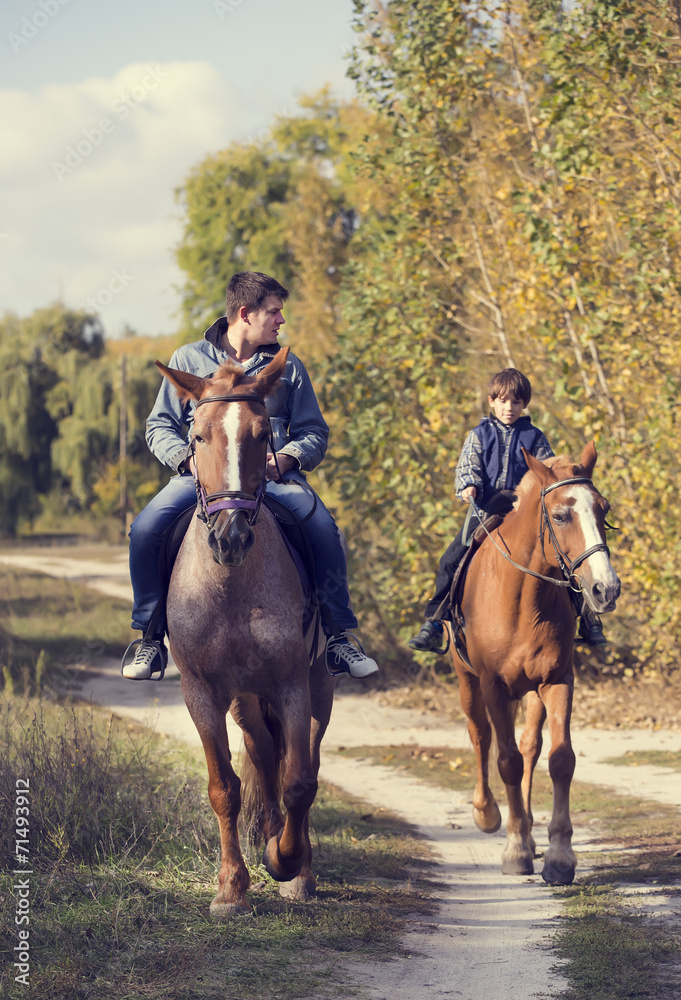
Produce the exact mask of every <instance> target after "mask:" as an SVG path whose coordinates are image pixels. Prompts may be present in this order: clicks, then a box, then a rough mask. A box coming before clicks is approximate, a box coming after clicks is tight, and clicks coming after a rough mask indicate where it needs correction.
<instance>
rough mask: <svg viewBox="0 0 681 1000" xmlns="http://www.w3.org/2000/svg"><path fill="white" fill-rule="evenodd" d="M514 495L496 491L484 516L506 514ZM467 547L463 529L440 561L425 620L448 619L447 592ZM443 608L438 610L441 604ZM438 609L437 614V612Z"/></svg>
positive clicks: (485, 508) (450, 587)
mask: <svg viewBox="0 0 681 1000" xmlns="http://www.w3.org/2000/svg"><path fill="white" fill-rule="evenodd" d="M514 500H515V494H514V493H513V492H511V491H510V490H497V492H496V493H494V494H492V496H491V497H490V498H489V500H488V501H487V503H486V504H485V506H484V507H483V508H482V509H483V510H484V511H485V513H486V514H502V515H505V514H508V512H509V511H510V509H511V507H512V506H513V501H514ZM466 548H467V546H465V545H464V543H463V528H462V529H461V531H460V532H459V533H458V535H457V536H456V538H455V539H454V541H453V542H452V543H451V545H450V546H449V548H448V549H447V550H446V552H445V554H444V555H443V556H442V558H441V559H440V566H439V569H438V571H437V576H436V577H435V594H434V595H433V597H432V598H431V600H430V601H428V603H427V604H426V613H425V617H426V618H435V620H437V621H442V620H445V619H449V617H450V609H449V591H450V590H451V589H452V581H453V580H454V574H455V573H456V567H457V566H458V565H459V563H460V562H461V560H462V559H463V557H464V554H465V552H466ZM443 601H444V602H445V606H444V608H440V605H441V604H442V602H443ZM438 609H440V610H439V612H438Z"/></svg>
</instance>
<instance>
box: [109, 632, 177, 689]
mask: <svg viewBox="0 0 681 1000" xmlns="http://www.w3.org/2000/svg"><path fill="white" fill-rule="evenodd" d="M135 646H137V649H136V650H135V655H134V657H133V658H132V660H131V661H130V662H129V663H126V659H127V657H128V655H129V653H130V651H131V650H132V649H133V648H134V647H135ZM167 665H168V650H167V649H166V647H165V643H164V642H163V639H154V641H153V642H145V641H144V639H133V641H132V642H131V643H130V645H129V646H128V648H127V649H126V651H125V653H123V660H122V661H121V673H122V674H123V676H124V677H127V678H128V680H133V681H147V680H149V678H150V677H151V675H152V674H159V673H160V675H161V677H159V680H161V679H162V677H163V675H164V673H165V669H166V666H167Z"/></svg>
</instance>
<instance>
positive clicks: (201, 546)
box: [157, 348, 333, 918]
mask: <svg viewBox="0 0 681 1000" xmlns="http://www.w3.org/2000/svg"><path fill="white" fill-rule="evenodd" d="M287 355H288V348H284V349H283V350H281V351H279V353H278V354H277V355H276V356H275V357H274V359H273V360H272V361H271V362H270V363H269V364H268V365H267V367H266V368H265V369H264V370H263V371H262V372H261V373H260V374H258V375H255V376H248V375H246V374H245V373H244V370H243V369H242V368H241V367H240V366H237V365H235V364H233V363H232V362H231V361H228V362H225V363H224V364H223V365H222V366H221V367H220V368H219V369H218V371H217V372H216V373H215V375H214V376H213V378H200V377H199V376H197V375H193V374H191V373H188V372H182V371H177V370H174V369H170V368H167V367H166V366H165V365H161V364H160V363H159V362H157V364H158V367H159V368H160V369H161V371H162V372H163V374H164V375H165V376H166V378H168V379H169V380H170V381H171V382H172V383H173V384H174V385H175V387H176V389H177V391H178V395H179V397H180V399H181V400H182V401H188V400H191V399H193V400H195V401H196V402H197V406H196V410H195V414H194V425H193V429H192V436H193V442H194V458H195V462H196V479H197V493H198V496H199V504H198V509H197V514H196V515H195V516H194V517H193V518H192V521H191V523H190V525H189V528H188V530H187V534H186V536H185V538H184V540H183V543H182V547H181V549H180V551H179V554H178V557H177V560H176V563H175V567H174V570H173V574H172V578H171V581H170V589H169V592H168V600H167V620H168V634H169V640H170V649H171V652H172V654H173V658H174V660H175V662H176V664H177V666H178V667H179V670H180V675H181V681H182V692H183V694H184V699H185V702H186V704H187V708H188V709H189V713H190V715H191V717H192V719H193V721H194V724H195V725H196V728H197V730H198V732H199V736H200V737H201V742H202V744H203V748H204V751H205V754H206V762H207V764H208V795H209V798H210V803H211V805H212V807H213V810H214V811H215V814H216V816H217V818H218V823H219V827H220V843H221V851H222V865H221V867H220V875H219V889H218V893H217V895H216V897H215V899H214V900H213V902H212V903H211V907H210V912H211V914H212V915H213V916H216V917H221V918H228V917H229V916H230V915H231V914H233V913H240V912H246V911H248V910H249V908H250V907H249V904H248V902H247V900H246V890H247V889H248V884H249V876H248V870H247V868H246V865H245V864H244V860H243V857H242V854H241V849H240V845H239V835H238V832H237V818H238V815H239V810H240V807H241V782H240V780H239V778H238V777H237V775H236V774H235V772H234V769H233V767H232V762H231V753H230V748H229V744H228V739H227V726H226V713H227V712H229V713H230V714H231V716H232V718H233V719H234V720H235V721H236V722H237V723H238V724H239V726H240V727H241V729H242V731H243V736H244V743H245V747H246V750H247V752H248V755H249V757H250V761H251V763H252V766H253V769H254V770H255V772H256V773H257V775H258V779H259V784H260V793H261V797H262V801H263V802H264V803H266V808H265V810H264V835H265V842H266V845H265V853H264V857H263V861H264V864H265V867H266V868H267V871H268V872H269V874H270V875H271V876H272V877H273V878H275V879H277V880H278V881H280V882H289V883H290V882H291V881H292V880H293V886H292V887H289V892H288V893H286V894H287V895H294V896H296V897H297V898H307V897H308V896H309V895H311V894H313V892H314V876H313V875H312V872H311V869H310V863H311V855H312V852H311V847H310V840H309V836H308V812H309V809H310V806H311V805H312V802H313V801H314V798H315V795H316V792H317V773H318V769H319V750H320V744H321V740H322V736H323V735H324V732H325V730H326V726H327V724H328V721H329V718H330V715H331V705H332V701H333V678H332V677H330V676H329V675H328V674H327V672H326V669H325V666H324V663H323V661H317V660H316V657H317V650H316V649H315V652H314V655H313V657H312V659H314V660H316V662H314V663H313V664H312V667H311V656H310V648H309V643H310V642H311V641H313V640H312V639H310V640H309V641H306V639H305V637H304V635H303V627H302V609H303V606H304V595H303V588H302V584H301V582H300V578H299V575H298V572H297V570H296V568H295V566H294V563H293V560H292V558H291V556H290V554H289V552H288V549H287V547H286V544H285V542H284V541H283V539H282V537H281V534H280V532H279V529H278V528H277V526H276V523H275V521H274V518H273V517H272V515H271V513H270V512H269V510H267V508H266V507H264V506H262V507H261V501H262V497H263V493H264V489H265V462H266V454H267V450H268V443H269V442H270V440H271V433H270V422H269V417H268V413H267V408H266V405H265V399H266V397H267V396H268V394H269V393H270V392H271V391H272V389H273V388H274V387H275V385H276V384H277V382H278V381H279V379H280V377H281V374H282V372H283V370H284V365H285V364H286V357H287ZM256 522H257V524H256ZM280 756H281V758H282V759H279V758H280ZM282 793H283V801H284V804H285V806H286V810H285V817H284V815H283V814H282V810H281V806H280V802H281V798H282Z"/></svg>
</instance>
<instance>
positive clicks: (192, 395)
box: [154, 361, 209, 403]
mask: <svg viewBox="0 0 681 1000" xmlns="http://www.w3.org/2000/svg"><path fill="white" fill-rule="evenodd" d="M154 364H155V365H156V367H157V368H159V369H160V370H161V372H162V373H163V375H165V377H166V378H167V379H168V381H169V382H172V383H173V385H174V386H175V388H176V389H177V395H178V396H179V397H180V400H181V402H183V403H185V402H186V401H187V400H188V399H200V398H201V396H202V394H203V390H204V389H205V388H206V383H207V382H208V381H209V379H206V378H201V376H200V375H192V373H191V372H182V371H180V370H179V369H178V368H168V367H167V365H163V364H161V362H160V361H155V362H154Z"/></svg>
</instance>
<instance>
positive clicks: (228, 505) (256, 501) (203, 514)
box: [191, 393, 274, 528]
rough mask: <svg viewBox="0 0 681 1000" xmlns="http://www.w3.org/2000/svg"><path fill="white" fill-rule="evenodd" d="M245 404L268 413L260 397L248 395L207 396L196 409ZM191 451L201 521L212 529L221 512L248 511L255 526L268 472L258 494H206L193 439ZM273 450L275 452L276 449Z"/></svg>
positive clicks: (224, 492)
mask: <svg viewBox="0 0 681 1000" xmlns="http://www.w3.org/2000/svg"><path fill="white" fill-rule="evenodd" d="M243 402H247V403H259V404H260V406H264V407H265V412H267V406H266V405H265V401H264V400H263V399H260V398H259V397H258V396H250V395H248V394H247V393H232V394H231V395H228V396H207V397H206V398H205V399H200V400H199V401H198V402H197V404H196V408H197V409H198V408H199V406H203V404H204V403H243ZM271 444H272V431H271V429H270V445H271ZM191 449H192V455H193V456H194V468H195V469H196V474H195V476H194V481H195V485H196V501H197V505H198V508H199V509H198V512H197V513H198V516H199V517H200V518H201V520H202V521H204V522H205V524H206V525H207V527H208V528H211V527H212V521H213V519H214V517H215V515H216V514H218V513H219V512H220V511H221V510H231V511H233V512H236V511H237V510H248V511H251V513H250V514H249V515H248V523H249V525H251V526H253V525H254V524H255V523H256V521H257V520H258V515H259V513H260V505H261V504H262V498H263V496H264V495H265V483H266V475H265V471H266V470H265V469H263V474H262V479H261V480H260V486H259V487H258V491H257V493H244V492H242V491H241V490H221V491H219V492H217V493H208V494H206V492H205V490H204V488H203V486H202V485H201V482H200V480H199V470H198V467H197V465H196V452H195V448H194V439H193V438H192V442H191ZM272 450H273V451H274V448H273V449H272ZM230 520H231V518H230Z"/></svg>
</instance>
